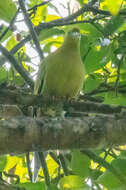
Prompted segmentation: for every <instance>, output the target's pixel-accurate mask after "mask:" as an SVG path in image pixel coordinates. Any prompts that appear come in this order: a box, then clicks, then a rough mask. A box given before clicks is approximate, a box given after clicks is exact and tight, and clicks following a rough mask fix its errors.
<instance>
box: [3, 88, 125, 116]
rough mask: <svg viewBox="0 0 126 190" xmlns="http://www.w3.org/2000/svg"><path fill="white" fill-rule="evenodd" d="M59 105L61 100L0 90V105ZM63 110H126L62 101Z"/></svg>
mask: <svg viewBox="0 0 126 190" xmlns="http://www.w3.org/2000/svg"><path fill="white" fill-rule="evenodd" d="M58 103H61V100H52V99H45V98H44V97H43V96H42V95H33V94H28V93H24V92H23V91H21V90H17V91H16V90H8V89H7V88H6V89H3V88H1V89H0V104H10V105H22V106H34V105H36V106H43V105H47V106H48V105H51V104H55V105H56V104H58ZM62 104H63V109H65V110H67V111H68V112H69V110H70V109H71V108H72V110H73V111H74V110H75V111H79V112H86V113H95V114H96V113H104V114H121V113H122V112H123V113H124V112H125V110H126V107H125V106H115V105H108V104H102V103H95V102H89V101H85V102H82V101H81V102H80V101H72V102H71V101H66V100H62Z"/></svg>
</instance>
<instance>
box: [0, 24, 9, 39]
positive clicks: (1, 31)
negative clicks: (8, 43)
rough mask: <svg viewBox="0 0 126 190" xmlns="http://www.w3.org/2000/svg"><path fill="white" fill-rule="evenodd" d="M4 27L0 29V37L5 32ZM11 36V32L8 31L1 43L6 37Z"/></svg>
mask: <svg viewBox="0 0 126 190" xmlns="http://www.w3.org/2000/svg"><path fill="white" fill-rule="evenodd" d="M6 28H7V27H6V26H2V27H1V28H0V36H1V34H3V32H4V31H5V30H6ZM11 34H12V32H11V31H10V30H9V31H8V32H7V33H6V34H5V36H4V37H3V38H2V39H1V42H3V41H5V40H6V39H8V37H9V36H10V35H11Z"/></svg>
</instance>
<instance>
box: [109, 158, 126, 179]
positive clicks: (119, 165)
mask: <svg viewBox="0 0 126 190" xmlns="http://www.w3.org/2000/svg"><path fill="white" fill-rule="evenodd" d="M112 166H113V167H114V168H116V169H118V170H119V171H120V172H122V174H123V175H124V176H126V158H118V159H115V160H113V161H112Z"/></svg>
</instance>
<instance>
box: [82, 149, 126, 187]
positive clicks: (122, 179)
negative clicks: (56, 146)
mask: <svg viewBox="0 0 126 190" xmlns="http://www.w3.org/2000/svg"><path fill="white" fill-rule="evenodd" d="M81 152H82V153H84V154H86V155H87V156H88V157H89V158H90V159H93V161H94V162H97V163H99V164H100V165H102V166H103V167H105V168H106V169H108V170H109V171H110V172H111V173H112V174H113V175H114V176H115V177H116V178H117V179H118V180H119V181H120V182H121V183H123V184H125V185H126V178H125V177H124V175H123V174H122V173H121V172H120V171H119V170H117V169H115V168H114V167H113V166H112V165H110V164H109V163H108V162H106V161H105V160H104V159H102V158H100V157H99V156H97V155H96V154H94V153H93V152H92V151H90V150H83V151H81Z"/></svg>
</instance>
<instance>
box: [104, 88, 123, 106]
mask: <svg viewBox="0 0 126 190" xmlns="http://www.w3.org/2000/svg"><path fill="white" fill-rule="evenodd" d="M117 91H118V90H117ZM125 100H126V97H125V95H124V94H121V93H118V94H117V96H116V94H115V92H108V93H106V94H105V99H104V103H105V104H116V105H122V106H126V101H125Z"/></svg>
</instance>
